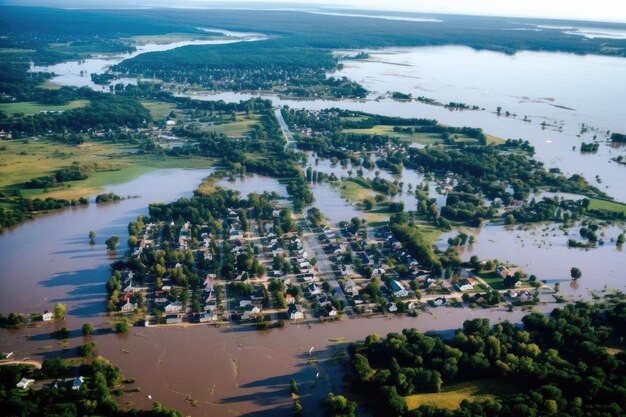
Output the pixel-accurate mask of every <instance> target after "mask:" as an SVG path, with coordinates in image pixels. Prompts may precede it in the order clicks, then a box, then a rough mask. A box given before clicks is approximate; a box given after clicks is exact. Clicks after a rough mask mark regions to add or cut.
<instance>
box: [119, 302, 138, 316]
mask: <svg viewBox="0 0 626 417" xmlns="http://www.w3.org/2000/svg"><path fill="white" fill-rule="evenodd" d="M136 308H137V304H134V303H131V302H130V300H128V301H126V304H124V305H122V308H120V311H121V312H122V313H131V312H133V311H135V309H136Z"/></svg>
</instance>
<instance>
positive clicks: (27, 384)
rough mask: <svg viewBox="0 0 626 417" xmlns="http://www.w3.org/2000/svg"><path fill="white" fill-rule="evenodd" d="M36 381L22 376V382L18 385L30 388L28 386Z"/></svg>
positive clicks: (22, 387)
mask: <svg viewBox="0 0 626 417" xmlns="http://www.w3.org/2000/svg"><path fill="white" fill-rule="evenodd" d="M33 382H35V380H34V379H28V378H22V379H21V380H20V382H18V383H17V385H16V386H17V387H18V388H21V389H28V386H29V385H30V384H32V383H33Z"/></svg>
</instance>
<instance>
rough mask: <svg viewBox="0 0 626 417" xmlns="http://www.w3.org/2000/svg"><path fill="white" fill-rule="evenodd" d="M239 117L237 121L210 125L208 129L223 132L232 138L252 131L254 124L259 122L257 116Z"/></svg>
mask: <svg viewBox="0 0 626 417" xmlns="http://www.w3.org/2000/svg"><path fill="white" fill-rule="evenodd" d="M237 117H238V118H239V120H237V121H236V122H225V123H222V124H220V125H213V126H209V127H208V128H207V129H206V130H207V131H209V132H216V133H223V134H225V135H226V136H229V137H231V138H240V137H242V136H246V135H247V134H248V133H250V131H251V130H252V126H253V125H255V124H257V122H258V120H257V117H255V116H244V117H243V118H241V117H240V116H237Z"/></svg>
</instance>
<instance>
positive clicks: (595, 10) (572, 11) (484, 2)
mask: <svg viewBox="0 0 626 417" xmlns="http://www.w3.org/2000/svg"><path fill="white" fill-rule="evenodd" d="M467 3H468V2H466V1H462V0H446V1H445V2H441V1H435V0H425V1H422V2H420V5H419V7H416V5H414V4H412V3H410V2H406V1H403V0H390V1H388V2H386V4H387V6H386V7H385V8H381V7H378V6H377V4H378V3H377V2H375V1H372V0H361V1H358V0H342V4H335V3H333V2H332V1H329V0H309V1H306V2H294V1H291V0H273V1H264V0H234V1H229V2H223V1H206V0H186V1H185V2H181V3H178V4H176V5H170V4H168V3H167V2H165V1H164V0H146V1H132V2H129V1H125V0H109V1H107V2H104V1H102V0H92V1H85V0H83V1H80V0H0V6H16V7H20V6H21V7H48V8H60V9H77V10H124V9H155V10H156V9H181V10H190V9H235V10H237V9H244V10H285V11H301V12H310V13H311V12H312V13H315V12H326V11H333V12H335V13H338V14H350V13H355V12H366V13H367V14H371V13H372V12H381V13H385V14H387V15H388V14H389V13H402V14H416V15H429V14H431V15H432V14H436V15H465V16H476V17H479V16H482V17H498V18H521V19H542V20H561V21H579V22H593V23H613V24H624V25H626V8H621V9H620V8H619V7H611V6H613V5H615V3H616V1H615V0H598V1H596V2H595V3H594V7H591V6H589V5H588V4H583V5H580V4H579V5H577V7H572V5H571V4H568V2H567V0H552V1H551V4H550V6H549V7H547V8H546V4H545V2H541V1H540V0H530V1H528V2H525V3H524V5H523V6H524V7H523V10H521V8H520V7H519V6H520V4H517V3H516V2H511V1H507V2H502V1H501V0H480V1H479V2H478V3H479V4H476V3H477V2H472V4H467ZM493 6H496V7H493ZM566 6H567V7H566ZM540 10H541V11H540ZM562 10H568V12H562ZM603 10H605V11H606V12H605V13H606V14H600V12H602V11H603ZM354 17H365V16H356V15H355V16H354Z"/></svg>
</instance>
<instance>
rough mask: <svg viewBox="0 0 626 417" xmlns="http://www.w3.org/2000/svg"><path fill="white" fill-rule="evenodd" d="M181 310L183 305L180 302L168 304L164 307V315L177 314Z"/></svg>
mask: <svg viewBox="0 0 626 417" xmlns="http://www.w3.org/2000/svg"><path fill="white" fill-rule="evenodd" d="M182 309H183V304H182V303H181V302H180V301H176V302H175V303H169V304H168V305H166V306H165V312H166V313H179V312H180V311H181V310H182Z"/></svg>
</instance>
